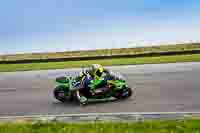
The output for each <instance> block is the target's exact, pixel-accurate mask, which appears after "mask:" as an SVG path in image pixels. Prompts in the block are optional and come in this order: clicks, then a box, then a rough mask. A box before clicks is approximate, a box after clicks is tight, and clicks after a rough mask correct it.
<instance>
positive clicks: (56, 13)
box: [0, 0, 200, 54]
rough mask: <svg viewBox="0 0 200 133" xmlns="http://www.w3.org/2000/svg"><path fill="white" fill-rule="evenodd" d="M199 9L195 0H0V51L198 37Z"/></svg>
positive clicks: (23, 50) (89, 47)
mask: <svg viewBox="0 0 200 133" xmlns="http://www.w3.org/2000/svg"><path fill="white" fill-rule="evenodd" d="M199 13H200V1H199V0H109V1H108V0H29V1H27V0H6V1H1V2H0V54H15V53H30V52H57V51H67V50H80V49H96V48H113V47H115V48H119V47H135V46H142V45H143V44H145V45H151V44H160V43H161V42H162V43H171V42H177V41H178V42H184V41H191V40H193V41H199V40H200V38H199V33H200V15H199ZM130 42H132V43H130ZM136 44H137V45H136Z"/></svg>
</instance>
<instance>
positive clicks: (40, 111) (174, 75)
mask: <svg viewBox="0 0 200 133" xmlns="http://www.w3.org/2000/svg"><path fill="white" fill-rule="evenodd" d="M108 68H109V69H111V70H113V71H114V72H120V73H122V74H123V75H124V76H125V77H126V78H127V79H128V82H129V85H130V86H131V87H132V88H135V90H136V97H134V96H132V97H130V98H129V99H127V100H124V101H115V102H106V103H93V104H89V105H87V106H85V107H81V106H79V105H77V104H76V103H60V102H59V101H57V100H55V99H54V98H53V95H52V92H53V88H54V86H55V85H54V79H55V78H56V77H58V76H64V75H75V74H77V73H78V72H79V71H80V69H65V70H43V71H28V72H6V73H5V72H4V73H0V116H8V115H9V116H10V115H11V116H12V115H47V114H51V115H54V114H64V113H73V114H74V113H96V112H98V113H111V112H175V111H181V112H182V111H184V112H185V111H200V63H198V62H193V63H176V64H154V65H152V64H150V65H136V66H113V67H108Z"/></svg>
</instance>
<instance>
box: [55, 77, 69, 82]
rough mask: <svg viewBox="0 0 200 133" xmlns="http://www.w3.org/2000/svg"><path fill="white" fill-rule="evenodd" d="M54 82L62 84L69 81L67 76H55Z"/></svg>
mask: <svg viewBox="0 0 200 133" xmlns="http://www.w3.org/2000/svg"><path fill="white" fill-rule="evenodd" d="M56 82H58V83H62V84H67V83H69V79H68V78H67V77H59V78H56Z"/></svg>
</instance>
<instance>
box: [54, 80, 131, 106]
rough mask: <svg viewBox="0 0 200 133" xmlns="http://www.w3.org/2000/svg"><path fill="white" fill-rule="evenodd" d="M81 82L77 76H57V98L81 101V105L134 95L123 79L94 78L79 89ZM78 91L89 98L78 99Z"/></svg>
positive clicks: (62, 100) (55, 93)
mask: <svg viewBox="0 0 200 133" xmlns="http://www.w3.org/2000/svg"><path fill="white" fill-rule="evenodd" d="M79 84H80V81H77V79H76V78H75V77H58V78H56V87H55V89H54V97H55V99H57V100H59V101H61V102H66V101H79V103H80V104H81V105H85V104H87V103H89V102H96V101H110V100H118V99H125V98H128V97H130V96H131V95H132V89H131V88H130V87H128V85H127V81H125V80H123V79H110V78H109V77H104V78H100V79H95V80H94V79H92V80H91V81H90V82H89V85H88V87H85V88H81V89H77V87H76V86H78V85H79ZM77 91H79V92H80V93H81V94H82V95H84V96H85V97H86V98H87V99H85V100H83V101H84V102H82V100H81V101H80V100H77V96H76V92H77Z"/></svg>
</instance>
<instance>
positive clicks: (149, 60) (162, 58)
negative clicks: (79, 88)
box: [0, 54, 200, 72]
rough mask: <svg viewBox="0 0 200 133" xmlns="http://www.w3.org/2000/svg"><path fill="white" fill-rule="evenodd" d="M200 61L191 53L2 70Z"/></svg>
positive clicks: (16, 66) (10, 66) (7, 66)
mask: <svg viewBox="0 0 200 133" xmlns="http://www.w3.org/2000/svg"><path fill="white" fill-rule="evenodd" d="M197 61H200V54H191V55H173V56H159V57H141V58H119V59H101V60H89V61H85V60H84V61H65V62H47V63H28V64H0V72H11V71H28V70H45V69H63V68H74V67H81V66H82V65H84V66H87V65H90V64H94V63H99V64H102V65H104V66H110V65H130V64H132V65H138V64H158V63H176V62H197Z"/></svg>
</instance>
